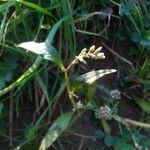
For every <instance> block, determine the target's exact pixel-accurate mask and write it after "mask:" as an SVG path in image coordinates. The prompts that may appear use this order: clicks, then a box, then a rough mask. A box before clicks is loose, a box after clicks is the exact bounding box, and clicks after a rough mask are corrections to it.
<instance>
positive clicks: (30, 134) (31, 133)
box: [25, 124, 37, 141]
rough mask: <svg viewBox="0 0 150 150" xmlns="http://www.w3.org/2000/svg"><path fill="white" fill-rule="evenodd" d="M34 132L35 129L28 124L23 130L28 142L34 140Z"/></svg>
mask: <svg viewBox="0 0 150 150" xmlns="http://www.w3.org/2000/svg"><path fill="white" fill-rule="evenodd" d="M36 132H37V130H36V128H35V127H34V126H33V125H32V124H30V125H28V126H27V127H26V128H25V137H26V138H27V140H28V141H31V140H33V139H34V138H35V136H36Z"/></svg>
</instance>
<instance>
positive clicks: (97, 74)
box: [77, 69, 117, 84]
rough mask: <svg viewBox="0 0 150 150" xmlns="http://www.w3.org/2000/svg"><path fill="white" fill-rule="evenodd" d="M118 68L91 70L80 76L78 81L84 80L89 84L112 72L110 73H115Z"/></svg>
mask: <svg viewBox="0 0 150 150" xmlns="http://www.w3.org/2000/svg"><path fill="white" fill-rule="evenodd" d="M116 71H117V70H115V69H104V70H96V71H90V72H88V73H86V74H83V75H81V76H79V77H78V78H77V80H78V81H83V82H85V83H87V84H92V83H93V82H95V81H96V80H98V79H100V78H101V77H103V76H105V75H107V74H110V73H114V72H116Z"/></svg>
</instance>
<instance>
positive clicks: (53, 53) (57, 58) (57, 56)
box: [44, 46, 63, 68]
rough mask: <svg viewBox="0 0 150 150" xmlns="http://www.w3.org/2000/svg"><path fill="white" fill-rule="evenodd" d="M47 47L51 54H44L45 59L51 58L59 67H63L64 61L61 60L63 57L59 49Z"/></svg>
mask: <svg viewBox="0 0 150 150" xmlns="http://www.w3.org/2000/svg"><path fill="white" fill-rule="evenodd" d="M47 48H48V53H49V54H48V55H44V59H47V60H50V61H52V62H53V63H55V64H56V65H57V66H58V67H60V68H63V63H62V61H61V57H60V54H59V53H58V51H57V50H56V49H55V48H54V47H52V46H49V47H47Z"/></svg>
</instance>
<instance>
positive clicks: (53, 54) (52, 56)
mask: <svg viewBox="0 0 150 150" xmlns="http://www.w3.org/2000/svg"><path fill="white" fill-rule="evenodd" d="M67 18H68V16H66V17H64V18H63V19H61V20H59V21H58V22H57V23H56V24H55V25H54V26H53V28H52V29H51V30H50V32H49V34H48V36H47V38H46V40H45V43H46V47H47V49H48V55H45V56H44V59H48V60H50V61H52V62H54V63H55V64H56V65H58V66H59V67H60V68H62V67H63V63H62V61H61V57H60V54H59V52H58V51H57V50H56V49H55V48H54V47H52V46H51V43H52V41H53V39H54V36H55V34H56V31H57V30H58V29H59V27H60V26H61V24H62V22H63V21H64V20H65V19H67Z"/></svg>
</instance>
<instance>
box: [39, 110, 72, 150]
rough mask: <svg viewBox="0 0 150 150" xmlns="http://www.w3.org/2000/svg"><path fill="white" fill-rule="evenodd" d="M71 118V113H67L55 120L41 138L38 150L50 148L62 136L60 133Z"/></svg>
mask: <svg viewBox="0 0 150 150" xmlns="http://www.w3.org/2000/svg"><path fill="white" fill-rule="evenodd" d="M72 116H73V112H67V113H65V114H63V115H61V116H60V117H59V118H58V119H56V120H55V122H54V123H53V124H52V126H51V127H50V128H49V130H48V132H47V134H46V135H45V137H44V138H43V140H42V142H41V145H40V148H39V150H46V149H48V147H50V146H51V144H52V143H53V142H54V141H55V140H56V139H57V138H58V137H59V136H60V135H61V134H62V132H64V131H65V129H66V128H67V126H68V124H69V122H70V121H71V118H72Z"/></svg>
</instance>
